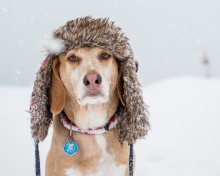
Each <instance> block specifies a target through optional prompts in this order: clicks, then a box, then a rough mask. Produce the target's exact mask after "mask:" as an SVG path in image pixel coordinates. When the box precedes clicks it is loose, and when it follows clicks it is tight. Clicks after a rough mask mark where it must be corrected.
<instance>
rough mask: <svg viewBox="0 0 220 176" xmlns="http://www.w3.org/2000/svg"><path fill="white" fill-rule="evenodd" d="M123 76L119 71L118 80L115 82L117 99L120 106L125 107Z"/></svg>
mask: <svg viewBox="0 0 220 176" xmlns="http://www.w3.org/2000/svg"><path fill="white" fill-rule="evenodd" d="M123 92H124V91H123V75H122V71H121V70H120V71H119V73H118V80H117V93H118V97H119V100H120V102H121V104H122V105H123V106H125V102H124V99H123Z"/></svg>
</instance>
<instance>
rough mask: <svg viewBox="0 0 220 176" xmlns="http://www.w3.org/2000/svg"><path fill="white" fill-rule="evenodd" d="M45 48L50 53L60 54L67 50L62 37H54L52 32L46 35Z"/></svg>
mask: <svg viewBox="0 0 220 176" xmlns="http://www.w3.org/2000/svg"><path fill="white" fill-rule="evenodd" d="M43 39H44V42H43V44H44V48H45V49H46V51H47V52H48V54H60V53H61V52H63V51H64V50H65V46H64V44H63V42H62V41H61V40H60V39H57V38H54V37H53V35H52V34H50V35H48V34H45V35H44V38H43Z"/></svg>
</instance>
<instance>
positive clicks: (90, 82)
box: [83, 73, 102, 90]
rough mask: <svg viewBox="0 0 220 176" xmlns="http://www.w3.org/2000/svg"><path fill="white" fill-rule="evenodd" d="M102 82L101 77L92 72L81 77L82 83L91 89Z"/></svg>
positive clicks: (97, 86)
mask: <svg viewBox="0 0 220 176" xmlns="http://www.w3.org/2000/svg"><path fill="white" fill-rule="evenodd" d="M101 83H102V77H101V76H100V75H98V74H95V73H92V74H87V75H86V76H84V78H83V84H84V85H85V86H86V87H87V88H88V89H91V90H95V89H97V88H99V87H100V85H101Z"/></svg>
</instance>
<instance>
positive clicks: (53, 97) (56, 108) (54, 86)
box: [49, 57, 66, 114]
mask: <svg viewBox="0 0 220 176" xmlns="http://www.w3.org/2000/svg"><path fill="white" fill-rule="evenodd" d="M59 65H60V62H59V59H58V58H57V57H56V58H54V59H53V63H52V73H51V86H50V101H49V102H50V105H51V108H50V111H51V112H52V113H54V114H59V113H60V112H61V111H62V110H63V108H64V104H65V100H66V91H65V88H64V86H63V83H62V82H61V80H60V77H59V72H58V69H59Z"/></svg>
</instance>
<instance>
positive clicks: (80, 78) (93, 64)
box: [59, 47, 118, 105]
mask: <svg viewBox="0 0 220 176" xmlns="http://www.w3.org/2000/svg"><path fill="white" fill-rule="evenodd" d="M59 60H60V67H59V73H60V79H61V81H62V83H63V85H64V87H65V89H66V94H67V97H70V98H74V99H75V100H76V101H77V102H78V104H80V105H87V104H98V103H105V102H107V101H109V98H110V96H111V95H113V93H114V92H115V91H116V84H117V78H118V66H117V63H116V59H115V58H114V56H113V54H112V53H111V52H110V51H109V50H103V49H100V48H98V47H83V48H79V49H72V50H70V51H69V52H67V53H63V54H61V55H60V57H59Z"/></svg>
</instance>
